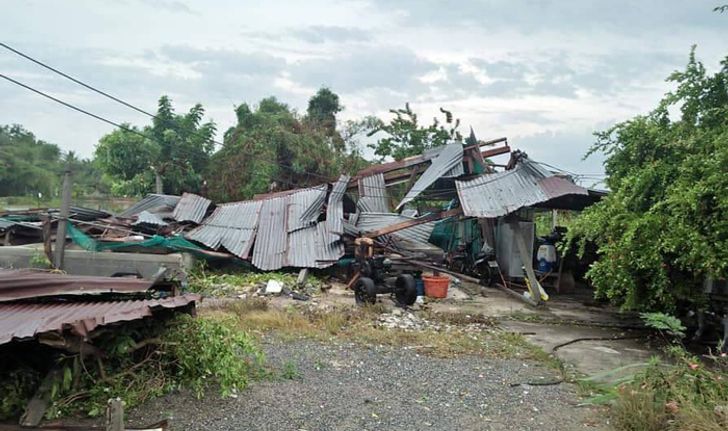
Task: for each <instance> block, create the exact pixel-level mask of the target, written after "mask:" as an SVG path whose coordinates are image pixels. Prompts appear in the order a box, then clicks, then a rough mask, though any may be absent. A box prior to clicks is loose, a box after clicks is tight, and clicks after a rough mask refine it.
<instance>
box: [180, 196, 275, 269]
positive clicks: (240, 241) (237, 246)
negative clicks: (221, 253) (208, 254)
mask: <svg viewBox="0 0 728 431" xmlns="http://www.w3.org/2000/svg"><path fill="white" fill-rule="evenodd" d="M262 204H263V201H244V202H233V203H228V204H222V205H220V206H218V207H217V208H215V211H214V212H213V213H212V215H210V217H208V218H207V219H206V220H205V221H204V223H203V224H202V225H201V226H198V227H197V228H195V229H193V230H192V231H190V232H189V233H188V234H187V235H186V237H187V239H191V240H194V241H197V242H200V243H202V244H205V245H206V246H208V247H210V248H212V249H217V248H219V247H224V248H225V249H226V250H228V251H229V252H230V253H232V254H234V255H236V256H238V257H240V258H242V259H247V258H248V256H249V255H250V249H251V247H252V246H253V239H254V238H255V231H256V227H257V226H258V215H259V213H260V208H261V205H262Z"/></svg>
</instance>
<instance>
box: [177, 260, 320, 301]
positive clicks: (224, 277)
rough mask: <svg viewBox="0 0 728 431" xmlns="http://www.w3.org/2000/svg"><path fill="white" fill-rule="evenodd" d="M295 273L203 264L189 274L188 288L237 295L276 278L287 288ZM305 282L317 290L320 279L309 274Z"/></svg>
mask: <svg viewBox="0 0 728 431" xmlns="http://www.w3.org/2000/svg"><path fill="white" fill-rule="evenodd" d="M296 278H297V276H296V274H292V273H285V272H265V273H262V272H255V271H251V270H245V269H238V270H230V269H227V270H225V271H224V272H223V271H215V270H209V269H207V268H206V267H205V266H204V265H198V266H196V267H195V268H194V270H193V271H191V273H190V276H189V285H190V290H191V291H193V292H197V293H201V294H203V295H207V296H218V297H223V296H237V295H240V294H242V293H248V292H254V291H256V290H257V289H258V288H260V287H264V286H265V284H266V283H267V282H268V280H276V281H278V282H280V283H282V284H283V285H284V286H287V287H288V288H293V287H294V286H296ZM306 284H310V285H311V286H312V288H313V290H319V289H320V288H321V286H322V284H323V283H322V282H321V280H319V279H318V278H316V277H315V276H313V275H309V277H308V278H307V279H306Z"/></svg>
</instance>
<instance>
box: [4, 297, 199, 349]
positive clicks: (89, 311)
mask: <svg viewBox="0 0 728 431" xmlns="http://www.w3.org/2000/svg"><path fill="white" fill-rule="evenodd" d="M199 300H200V296H199V295H193V294H188V295H182V296H173V297H169V298H164V299H147V300H138V301H110V302H45V303H14V302H9V303H2V304H0V344H4V343H8V342H10V341H12V340H27V339H30V338H33V337H35V336H37V335H39V334H43V333H46V332H62V331H66V330H68V331H70V332H71V333H73V334H75V335H78V336H81V337H86V336H87V335H88V334H89V333H90V332H91V331H93V330H94V329H96V328H97V327H99V326H104V325H109V324H112V323H118V322H128V321H132V320H138V319H142V318H144V317H148V316H152V315H153V314H154V313H155V312H156V311H158V310H162V309H173V308H182V307H189V306H191V307H194V305H195V302H196V301H199Z"/></svg>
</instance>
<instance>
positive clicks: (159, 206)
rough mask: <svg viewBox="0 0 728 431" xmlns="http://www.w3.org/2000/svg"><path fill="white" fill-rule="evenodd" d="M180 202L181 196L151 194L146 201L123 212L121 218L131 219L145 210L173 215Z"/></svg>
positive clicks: (145, 198)
mask: <svg viewBox="0 0 728 431" xmlns="http://www.w3.org/2000/svg"><path fill="white" fill-rule="evenodd" d="M179 200H180V197H179V196H173V195H160V194H149V195H146V196H145V197H144V199H142V200H140V201H139V202H137V203H135V204H134V205H132V206H131V207H129V208H127V209H126V210H124V211H123V212H121V213H120V214H119V217H125V218H130V217H133V216H135V215H137V214H139V213H140V212H142V211H145V210H146V211H149V212H152V213H157V214H159V213H171V212H172V211H173V210H174V207H175V206H177V203H178V202H179Z"/></svg>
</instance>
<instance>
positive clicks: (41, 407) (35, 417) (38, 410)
mask: <svg viewBox="0 0 728 431" xmlns="http://www.w3.org/2000/svg"><path fill="white" fill-rule="evenodd" d="M62 378H63V372H62V371H61V368H60V367H54V368H51V370H50V371H49V372H48V374H46V376H45V377H44V378H43V381H42V382H40V386H38V389H37V390H36V391H35V394H34V395H33V398H31V399H30V401H28V405H27V406H26V407H25V411H24V412H23V415H22V416H21V417H20V425H21V426H24V427H37V426H38V424H40V421H41V420H42V419H43V416H44V415H45V412H46V410H48V406H50V403H51V390H52V389H53V385H54V384H55V383H56V382H59V381H60V380H61V379H62Z"/></svg>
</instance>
